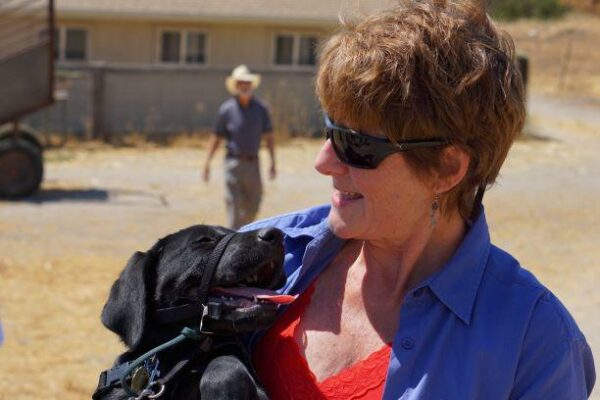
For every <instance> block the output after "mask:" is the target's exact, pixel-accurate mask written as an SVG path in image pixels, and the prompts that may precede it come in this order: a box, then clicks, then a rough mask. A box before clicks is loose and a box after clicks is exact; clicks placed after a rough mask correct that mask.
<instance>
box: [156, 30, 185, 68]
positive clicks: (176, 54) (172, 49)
mask: <svg viewBox="0 0 600 400" xmlns="http://www.w3.org/2000/svg"><path fill="white" fill-rule="evenodd" d="M180 49H181V34H180V33H179V32H163V33H162V37H161V46H160V61H162V62H177V63H178V62H179V59H180V56H181V52H180Z"/></svg>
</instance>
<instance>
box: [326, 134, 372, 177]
mask: <svg viewBox="0 0 600 400" xmlns="http://www.w3.org/2000/svg"><path fill="white" fill-rule="evenodd" d="M327 137H328V138H329V139H331V144H332V145H333V149H334V151H335V154H336V155H337V156H338V158H339V159H340V161H342V162H343V163H344V164H348V165H351V166H353V167H357V168H366V169H373V168H376V167H377V165H379V163H380V162H381V160H382V159H383V158H382V157H379V154H380V152H381V150H380V149H378V148H377V147H378V146H377V144H376V143H373V142H372V141H371V140H369V138H367V137H366V136H363V135H357V134H352V133H349V132H344V131H342V130H338V129H327Z"/></svg>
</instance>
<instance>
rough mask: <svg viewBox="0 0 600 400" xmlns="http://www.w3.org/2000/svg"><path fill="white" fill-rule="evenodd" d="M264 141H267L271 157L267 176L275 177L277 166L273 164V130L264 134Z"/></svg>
mask: <svg viewBox="0 0 600 400" xmlns="http://www.w3.org/2000/svg"><path fill="white" fill-rule="evenodd" d="M265 141H266V142H267V149H268V150H269V156H270V157H271V167H270V168H269V178H270V179H275V177H276V176H277V168H276V166H275V135H274V134H273V132H269V133H266V134H265Z"/></svg>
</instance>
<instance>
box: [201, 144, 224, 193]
mask: <svg viewBox="0 0 600 400" xmlns="http://www.w3.org/2000/svg"><path fill="white" fill-rule="evenodd" d="M222 140H223V138H222V137H220V136H217V135H216V134H214V133H213V134H212V135H211V136H210V139H209V141H208V153H207V155H206V162H205V163H204V169H203V171H202V179H203V180H204V182H208V181H209V180H210V162H211V160H212V158H213V156H214V155H215V153H216V151H217V149H218V148H219V145H220V144H221V141H222Z"/></svg>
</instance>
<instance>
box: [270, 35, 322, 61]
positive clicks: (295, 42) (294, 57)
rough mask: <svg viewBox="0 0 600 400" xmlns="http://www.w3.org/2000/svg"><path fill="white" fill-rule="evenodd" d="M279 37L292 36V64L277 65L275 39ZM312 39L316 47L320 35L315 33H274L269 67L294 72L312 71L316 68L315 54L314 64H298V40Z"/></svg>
mask: <svg viewBox="0 0 600 400" xmlns="http://www.w3.org/2000/svg"><path fill="white" fill-rule="evenodd" d="M280 36H292V37H293V43H292V63H291V64H277V63H276V60H277V38H278V37H280ZM302 37H313V38H315V39H316V40H317V45H318V43H319V41H320V38H321V34H319V33H317V32H304V31H302V32H299V31H276V32H273V34H272V40H271V66H272V67H273V68H275V69H286V70H289V69H295V70H314V69H315V68H316V67H317V58H316V54H315V63H314V64H300V63H299V61H300V38H302Z"/></svg>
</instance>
